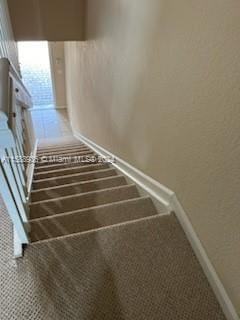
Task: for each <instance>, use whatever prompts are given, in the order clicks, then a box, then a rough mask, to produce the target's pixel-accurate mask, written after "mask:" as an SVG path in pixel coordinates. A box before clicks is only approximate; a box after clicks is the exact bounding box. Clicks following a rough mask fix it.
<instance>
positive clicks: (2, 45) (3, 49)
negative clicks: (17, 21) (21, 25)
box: [0, 0, 19, 70]
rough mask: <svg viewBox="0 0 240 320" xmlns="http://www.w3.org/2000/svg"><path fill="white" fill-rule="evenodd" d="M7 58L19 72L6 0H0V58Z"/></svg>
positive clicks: (15, 45)
mask: <svg viewBox="0 0 240 320" xmlns="http://www.w3.org/2000/svg"><path fill="white" fill-rule="evenodd" d="M3 57H4V58H8V59H9V60H10V61H11V62H12V64H13V65H14V67H15V68H16V70H19V64H18V51H17V44H16V42H15V40H14V36H13V31H12V25H11V21H10V17H9V11H8V5H7V1H6V0H0V58H3Z"/></svg>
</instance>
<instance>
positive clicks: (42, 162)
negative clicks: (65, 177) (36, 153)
mask: <svg viewBox="0 0 240 320" xmlns="http://www.w3.org/2000/svg"><path fill="white" fill-rule="evenodd" d="M93 155H95V153H94V152H92V151H88V152H80V153H73V154H67V155H59V154H58V155H53V156H47V157H41V156H40V157H38V162H36V168H40V167H41V166H46V165H52V164H59V163H64V162H74V161H76V160H78V158H79V157H82V158H83V159H85V157H91V156H93Z"/></svg>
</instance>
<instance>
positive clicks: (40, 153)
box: [37, 146, 91, 157]
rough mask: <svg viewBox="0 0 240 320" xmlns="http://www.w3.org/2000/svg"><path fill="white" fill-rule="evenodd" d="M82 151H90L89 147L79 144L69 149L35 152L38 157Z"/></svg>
mask: <svg viewBox="0 0 240 320" xmlns="http://www.w3.org/2000/svg"><path fill="white" fill-rule="evenodd" d="M84 151H91V149H89V148H88V147H86V146H81V147H76V148H71V149H66V148H63V149H60V150H55V151H42V152H37V155H38V156H40V157H43V156H51V155H55V154H67V153H76V152H84Z"/></svg>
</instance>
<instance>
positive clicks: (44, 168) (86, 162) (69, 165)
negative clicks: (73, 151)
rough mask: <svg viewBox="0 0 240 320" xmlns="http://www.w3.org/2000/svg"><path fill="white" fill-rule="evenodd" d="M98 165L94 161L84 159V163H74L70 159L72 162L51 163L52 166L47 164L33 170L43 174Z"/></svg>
mask: <svg viewBox="0 0 240 320" xmlns="http://www.w3.org/2000/svg"><path fill="white" fill-rule="evenodd" d="M96 163H98V160H97V159H96V161H92V159H89V160H87V159H84V161H81V162H79V161H74V159H72V162H69V161H68V160H67V161H63V162H60V163H53V164H48V165H45V166H39V167H35V169H34V173H39V172H45V171H52V170H58V169H65V168H74V167H77V166H87V165H90V164H96Z"/></svg>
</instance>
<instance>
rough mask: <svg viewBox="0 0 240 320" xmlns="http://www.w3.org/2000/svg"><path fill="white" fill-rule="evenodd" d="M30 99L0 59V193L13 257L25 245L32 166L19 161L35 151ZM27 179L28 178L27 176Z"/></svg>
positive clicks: (15, 75) (14, 75)
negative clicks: (10, 232) (11, 237)
mask: <svg viewBox="0 0 240 320" xmlns="http://www.w3.org/2000/svg"><path fill="white" fill-rule="evenodd" d="M31 107H32V101H31V96H30V94H29V93H28V91H27V89H26V88H25V86H24V84H23V83H22V80H21V78H20V76H19V75H18V73H17V72H16V70H15V69H14V68H13V66H12V65H11V64H10V63H9V61H8V60H7V59H6V58H2V59H0V193H1V195H2V198H3V200H4V202H5V205H6V207H7V210H8V212H9V215H10V218H11V220H12V223H13V227H14V256H15V257H19V256H22V250H23V245H24V244H28V243H29V239H28V232H29V229H30V228H29V215H28V199H29V192H30V189H31V186H30V182H29V180H31V177H32V172H33V170H34V166H33V165H32V164H29V165H27V164H26V163H23V162H22V161H21V160H24V156H32V155H33V153H34V152H35V151H36V139H35V135H34V131H33V126H32V119H31V113H30V112H29V109H30V108H31ZM27 175H28V176H27Z"/></svg>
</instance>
